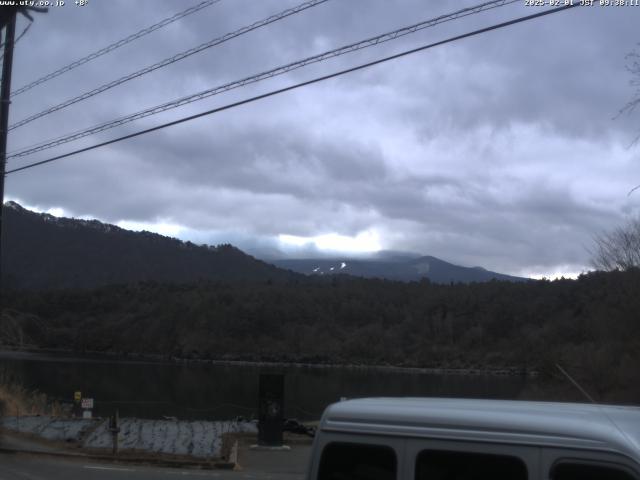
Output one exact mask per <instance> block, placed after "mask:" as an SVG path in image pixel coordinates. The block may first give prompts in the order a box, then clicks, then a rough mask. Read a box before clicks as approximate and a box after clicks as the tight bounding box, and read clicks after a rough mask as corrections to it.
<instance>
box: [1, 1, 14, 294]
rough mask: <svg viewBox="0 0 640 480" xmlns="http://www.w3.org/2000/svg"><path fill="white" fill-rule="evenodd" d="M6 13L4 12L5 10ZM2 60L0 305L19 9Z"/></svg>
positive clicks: (8, 30)
mask: <svg viewBox="0 0 640 480" xmlns="http://www.w3.org/2000/svg"><path fill="white" fill-rule="evenodd" d="M3 13H4V12H3ZM7 13H8V17H6V23H5V34H4V58H3V60H2V86H1V87H0V305H2V303H1V302H2V294H3V288H2V212H3V210H4V177H5V173H4V172H5V167H6V163H7V134H8V133H9V104H10V103H11V67H12V66H13V44H14V41H15V37H16V16H17V14H18V10H17V9H13V11H12V12H10V13H9V12H7Z"/></svg>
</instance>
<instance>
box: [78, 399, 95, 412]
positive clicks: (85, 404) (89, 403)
mask: <svg viewBox="0 0 640 480" xmlns="http://www.w3.org/2000/svg"><path fill="white" fill-rule="evenodd" d="M81 406H82V409H83V410H91V409H92V408H93V398H83V399H82V403H81Z"/></svg>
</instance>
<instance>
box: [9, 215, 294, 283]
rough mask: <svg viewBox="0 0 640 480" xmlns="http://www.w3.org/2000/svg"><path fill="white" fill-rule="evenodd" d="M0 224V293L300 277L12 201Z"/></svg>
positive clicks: (233, 255)
mask: <svg viewBox="0 0 640 480" xmlns="http://www.w3.org/2000/svg"><path fill="white" fill-rule="evenodd" d="M3 221H4V226H3V232H2V245H3V248H2V280H3V285H4V286H5V287H6V288H17V289H47V288H56V289H61V288H94V287H98V286H103V285H110V284H117V283H124V284H126V283H135V282H141V281H158V282H171V283H189V282H194V281H199V280H210V281H216V280H219V281H269V280H270V281H288V280H292V279H295V278H302V276H301V275H299V274H295V273H293V272H287V271H285V270H282V269H279V268H277V267H275V266H274V265H271V264H268V263H266V262H263V261H262V260H258V259H256V258H254V257H252V256H250V255H247V254H246V253H244V252H242V251H241V250H239V249H237V248H236V247H234V246H232V245H230V244H221V245H217V246H207V245H195V244H193V243H191V242H188V241H187V242H184V241H182V240H178V239H175V238H171V237H165V236H163V235H159V234H157V233H152V232H146V231H144V232H133V231H130V230H126V229H123V228H120V227H118V226H115V225H111V224H108V223H103V222H100V221H99V220H84V219H73V218H65V217H54V216H53V215H50V214H47V213H36V212H32V211H30V210H27V209H25V208H24V207H22V206H21V205H19V204H18V203H15V202H7V203H6V204H5V208H4V219H3Z"/></svg>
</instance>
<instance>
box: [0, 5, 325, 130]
mask: <svg viewBox="0 0 640 480" xmlns="http://www.w3.org/2000/svg"><path fill="white" fill-rule="evenodd" d="M327 1H328V0H308V1H306V2H304V3H301V4H300V5H297V6H296V7H293V8H288V9H287V10H283V11H282V12H280V13H277V14H275V15H271V16H270V17H267V18H265V19H264V20H260V21H258V22H255V23H253V24H251V25H248V26H246V27H242V28H240V29H239V30H236V31H235V32H231V33H227V34H226V35H223V36H222V37H218V38H214V39H213V40H210V41H208V42H206V43H203V44H201V45H198V46H197V47H194V48H190V49H189V50H186V51H184V52H181V53H178V54H176V55H174V56H172V57H169V58H165V59H164V60H161V61H160V62H157V63H154V64H153V65H149V66H147V67H145V68H143V69H142V70H138V71H136V72H133V73H130V74H128V75H125V76H123V77H120V78H118V79H116V80H113V81H111V82H108V83H105V84H103V85H101V86H99V87H97V88H94V89H93V90H90V91H88V92H85V93H83V94H81V95H78V96H76V97H73V98H70V99H69V100H66V101H64V102H62V103H59V104H58V105H54V106H53V107H49V108H47V109H45V110H43V111H41V112H39V113H36V114H34V115H31V116H30V117H27V118H25V119H23V120H21V121H19V122H17V123H14V124H13V125H11V126H10V127H9V130H13V129H14V128H18V127H21V126H23V125H26V124H27V123H31V122H33V121H34V120H37V119H38V118H41V117H44V116H45V115H49V114H50V113H53V112H57V111H58V110H62V109H63V108H66V107H68V106H70V105H73V104H75V103H78V102H81V101H83V100H86V99H88V98H91V97H93V96H95V95H98V94H99V93H102V92H106V91H107V90H110V89H112V88H114V87H117V86H118V85H122V84H123V83H125V82H128V81H130V80H133V79H135V78H138V77H141V76H143V75H146V74H147V73H151V72H153V71H155V70H158V69H159V68H163V67H166V66H168V65H171V64H172V63H175V62H178V61H180V60H183V59H185V58H187V57H190V56H191V55H194V54H196V53H199V52H202V51H203V50H206V49H208V48H211V47H214V46H217V45H220V44H222V43H224V42H227V41H229V40H231V39H233V38H236V37H239V36H241V35H244V34H246V33H249V32H251V31H253V30H256V29H258V28H261V27H264V26H266V25H269V24H271V23H274V22H277V21H279V20H282V19H283V18H286V17H289V16H290V15H295V14H296V13H300V12H302V11H304V10H306V9H308V8H312V7H315V6H316V5H320V4H322V3H325V2H327Z"/></svg>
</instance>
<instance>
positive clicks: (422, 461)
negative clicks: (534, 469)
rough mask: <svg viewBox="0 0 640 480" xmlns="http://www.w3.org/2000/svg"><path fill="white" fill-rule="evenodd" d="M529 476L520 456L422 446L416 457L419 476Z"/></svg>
mask: <svg viewBox="0 0 640 480" xmlns="http://www.w3.org/2000/svg"><path fill="white" fill-rule="evenodd" d="M452 478H454V479H456V480H484V479H491V480H527V466H526V465H525V464H524V462H523V461H522V460H521V459H519V458H517V457H511V456H507V455H492V454H485V453H472V452H449V451H440V450H423V451H422V452H420V454H419V455H418V458H417V459H416V480H449V479H452Z"/></svg>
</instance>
